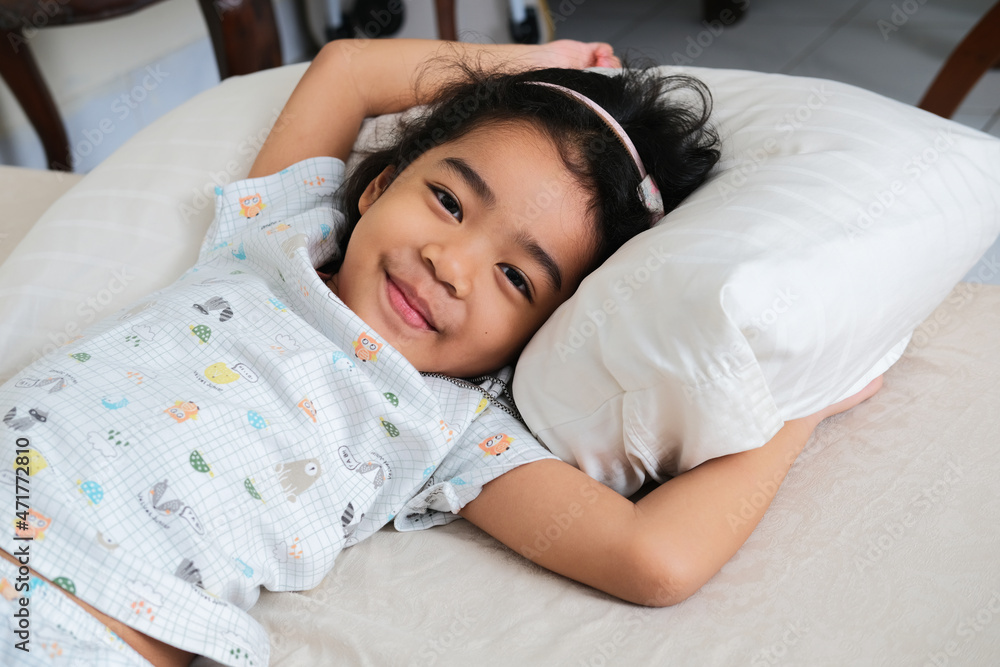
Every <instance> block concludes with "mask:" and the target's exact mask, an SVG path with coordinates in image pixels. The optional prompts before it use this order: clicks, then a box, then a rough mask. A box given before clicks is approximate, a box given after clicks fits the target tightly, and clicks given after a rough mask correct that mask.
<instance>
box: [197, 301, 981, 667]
mask: <svg viewBox="0 0 1000 667" xmlns="http://www.w3.org/2000/svg"><path fill="white" fill-rule="evenodd" d="M998 331H1000V287H997V286H990V285H981V284H977V283H960V284H959V285H958V286H957V287H956V288H955V290H954V291H953V292H952V293H951V295H950V296H949V297H948V299H947V300H946V301H945V302H944V303H943V304H942V305H941V306H940V307H939V308H938V309H937V310H936V311H935V312H934V314H933V315H932V316H931V317H930V318H929V319H928V320H927V321H926V322H924V324H923V325H922V326H921V327H920V328H918V329H917V331H916V332H915V333H914V337H913V340H912V341H911V343H910V345H909V347H908V348H907V350H906V352H905V354H904V355H903V357H902V359H901V360H900V361H899V362H898V363H897V364H896V365H895V366H894V367H893V368H891V369H890V370H889V371H888V373H886V375H885V385H884V388H883V389H882V391H881V392H880V393H879V394H878V395H876V396H875V397H874V398H872V399H871V400H869V401H867V402H866V403H863V404H861V405H860V406H858V407H856V408H854V409H852V410H850V411H849V412H847V413H844V414H842V415H838V416H836V417H833V418H830V419H828V420H827V421H825V422H823V424H821V425H820V427H819V428H818V429H817V431H816V433H815V434H814V436H813V438H812V439H811V440H810V442H809V444H808V445H807V447H806V448H805V450H804V452H803V454H802V455H801V456H800V458H799V459H798V461H797V462H796V463H795V465H794V466H793V468H792V470H791V472H790V473H789V475H788V478H787V480H786V481H785V483H784V485H783V486H782V488H781V489H780V491H779V492H778V494H777V496H776V497H775V499H774V501H773V504H772V506H771V509H770V510H769V511H768V512H767V514H766V516H765V517H764V519H763V521H762V522H761V523H760V525H759V526H758V527H757V529H756V530H755V531H754V533H753V534H752V535H751V537H750V539H749V540H748V541H747V542H746V544H744V545H743V547H742V548H741V549H740V550H739V552H738V553H737V554H736V556H735V557H734V558H733V559H732V560H730V561H729V563H727V564H726V565H725V567H723V568H722V571H721V572H719V573H718V574H717V575H716V576H715V577H714V578H713V579H712V580H710V581H709V582H708V583H707V584H706V585H705V586H704V587H703V588H702V589H701V590H700V591H699V592H697V593H696V594H695V595H693V596H692V597H691V598H689V599H688V600H686V601H685V602H683V603H681V604H678V605H676V606H674V607H670V608H664V609H653V608H646V607H641V606H637V605H634V604H629V603H626V602H622V601H620V600H617V599H615V598H613V597H611V596H609V595H606V594H604V593H601V592H598V591H596V590H594V589H591V588H588V587H586V586H583V585H581V584H578V583H576V582H573V581H570V580H568V579H565V578H563V577H560V576H558V575H555V574H552V573H550V572H548V571H546V570H544V569H542V568H540V567H537V566H535V565H534V564H532V563H531V562H529V561H527V560H525V559H524V558H522V557H521V556H519V555H518V554H517V553H515V552H514V551H512V550H510V549H508V548H506V547H505V546H503V545H502V544H500V543H499V542H497V541H495V540H494V539H492V538H491V537H489V536H487V535H486V534H484V533H482V532H481V531H479V530H478V529H476V528H475V527H474V526H472V525H471V524H468V523H466V522H464V521H458V522H455V523H453V524H450V525H448V526H444V527H440V528H435V529H434V530H430V531H425V532H419V533H406V534H404V533H397V532H395V531H394V530H392V529H391V528H386V529H383V530H381V531H380V532H379V533H377V534H376V535H375V536H374V537H372V538H371V539H369V540H368V541H366V542H363V543H361V544H359V545H357V546H354V547H352V548H350V549H348V550H346V551H345V552H344V553H343V554H342V555H341V556H340V559H339V560H338V562H337V563H336V565H335V566H334V568H333V571H332V572H331V573H330V575H328V576H327V577H326V579H325V580H324V581H323V583H322V584H321V585H320V586H319V587H317V588H315V589H313V590H311V591H306V592H302V593H270V592H266V591H265V592H263V594H262V595H261V598H260V601H259V602H258V603H257V605H256V606H255V607H254V609H253V610H252V612H251V613H252V614H253V615H254V617H256V618H257V619H258V620H259V621H260V622H261V623H262V624H264V626H265V627H266V628H267V629H268V630H269V632H270V635H271V643H272V654H271V664H272V665H276V666H277V665H281V666H284V665H288V666H291V665H352V666H355V665H358V666H360V665H378V666H387V665H459V664H462V665H466V664H475V665H541V664H558V665H573V666H577V665H580V666H584V665H586V666H595V667H596V666H598V665H615V664H635V665H747V664H749V665H752V666H756V665H777V664H782V665H872V664H887V665H904V664H906V665H913V664H917V665H922V664H933V665H988V664H997V663H998V662H1000V564H998V557H997V554H998V553H1000V493H998V492H997V487H996V480H997V479H998V478H1000V462H998V459H997V454H998V452H1000V446H998V443H1000V410H998V409H997V408H998V406H1000V335H998V334H997V332H998ZM748 501H752V498H751V499H748ZM196 664H198V663H196Z"/></svg>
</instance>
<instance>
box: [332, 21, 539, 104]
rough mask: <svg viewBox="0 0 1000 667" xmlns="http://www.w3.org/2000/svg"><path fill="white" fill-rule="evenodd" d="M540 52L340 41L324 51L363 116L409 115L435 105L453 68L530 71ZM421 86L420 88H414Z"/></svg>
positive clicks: (426, 41)
mask: <svg viewBox="0 0 1000 667" xmlns="http://www.w3.org/2000/svg"><path fill="white" fill-rule="evenodd" d="M535 51H538V47H532V46H523V45H519V44H499V45H498V44H468V43H463V42H443V41H438V40H430V39H393V40H379V41H374V40H338V41H335V42H331V43H330V44H328V45H326V46H325V47H324V48H323V52H322V53H321V55H326V56H329V57H331V59H333V60H335V61H336V63H337V65H336V66H337V67H339V68H340V69H341V70H342V71H343V72H344V73H346V74H348V75H349V76H350V77H351V79H352V81H351V83H352V86H353V89H354V92H355V94H356V96H357V99H358V101H359V102H360V103H361V105H362V106H363V107H364V111H365V115H366V116H377V115H380V114H386V113H395V112H397V111H403V110H405V109H409V108H410V107H412V106H415V105H417V104H424V103H426V102H428V101H429V100H431V99H433V98H434V96H435V95H436V93H437V92H438V90H439V89H440V87H441V85H442V84H443V83H445V82H446V81H448V80H449V79H450V78H452V77H453V76H454V74H455V68H454V65H455V63H466V64H473V65H475V64H482V65H483V66H484V68H485V69H487V70H491V69H493V68H496V67H500V68H502V69H503V70H504V71H512V70H516V69H524V68H526V67H528V66H529V65H531V64H532V63H531V62H530V55H531V54H532V53H533V52H535ZM418 80H419V84H420V85H419V87H418V86H417V85H416V84H417V83H418Z"/></svg>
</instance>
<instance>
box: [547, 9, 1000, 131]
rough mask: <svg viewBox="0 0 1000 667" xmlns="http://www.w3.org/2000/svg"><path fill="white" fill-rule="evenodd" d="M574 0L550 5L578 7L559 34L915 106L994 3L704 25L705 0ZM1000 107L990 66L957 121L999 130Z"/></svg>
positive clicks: (817, 12)
mask: <svg viewBox="0 0 1000 667" xmlns="http://www.w3.org/2000/svg"><path fill="white" fill-rule="evenodd" d="M577 2H578V0H566V1H565V2H556V1H552V2H550V7H551V8H552V9H553V11H554V12H556V13H558V12H559V8H560V7H570V6H573V7H574V9H573V11H572V13H567V14H566V15H565V16H564V17H563V18H564V20H559V21H558V22H557V24H556V27H557V32H556V34H557V36H558V37H567V38H573V39H582V40H602V41H608V42H610V43H611V44H612V45H613V46H614V47H615V49H616V51H618V52H619V53H624V54H625V55H630V54H638V55H643V56H647V57H650V58H652V59H653V60H655V61H656V62H657V63H659V64H675V63H676V64H680V63H679V62H678V61H683V62H684V63H685V64H688V65H695V66H698V67H726V68H735V69H750V70H758V71H764V72H781V73H784V74H794V75H799V76H814V77H820V78H826V79H834V80H837V81H843V82H845V83H850V84H854V85H857V86H861V87H863V88H867V89H869V90H874V91H876V92H878V93H882V94H883V95H886V96H888V97H892V98H894V99H897V100H900V101H903V102H907V103H909V104H916V103H917V102H918V101H919V100H920V98H921V96H922V95H923V93H924V91H925V90H926V89H927V87H928V86H929V85H930V83H931V81H932V80H933V79H934V76H935V75H936V74H937V71H938V69H939V68H940V67H941V64H942V63H943V62H944V60H945V59H946V58H947V57H948V55H949V54H950V53H951V51H952V50H953V49H954V48H955V46H956V45H957V44H958V43H959V42H960V41H961V39H962V38H963V37H964V36H965V34H966V33H967V32H968V31H969V30H970V29H971V28H972V26H973V25H975V23H976V22H977V21H978V20H979V18H980V17H982V15H983V14H985V13H986V11H987V10H988V9H989V8H990V7H991V6H992V5H993V4H994V2H995V0H822V1H819V0H747V2H748V4H749V9H748V11H747V13H746V16H745V17H744V19H743V20H742V21H740V22H739V23H736V24H734V25H730V26H719V25H715V26H706V25H705V24H703V23H702V19H701V16H700V5H701V3H700V1H699V0H671V1H670V2H663V1H658V0H583V2H581V3H579V5H578V6H577V4H576V3H577ZM907 12H909V13H907ZM720 28H721V29H720ZM998 39H1000V36H998ZM998 110H1000V70H992V71H991V72H989V73H988V74H987V75H986V76H985V77H984V78H983V79H982V80H981V81H980V83H979V85H977V86H976V88H975V89H974V90H973V91H972V93H971V94H970V95H969V97H968V98H967V100H966V101H965V103H964V104H963V105H962V108H960V109H959V112H958V113H957V114H956V115H955V120H957V121H958V122H961V123H964V124H966V125H969V126H971V127H975V128H976V129H979V130H984V131H986V132H990V133H991V134H993V135H995V136H1000V111H998Z"/></svg>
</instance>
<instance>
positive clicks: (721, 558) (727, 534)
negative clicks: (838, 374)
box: [636, 419, 818, 599]
mask: <svg viewBox="0 0 1000 667" xmlns="http://www.w3.org/2000/svg"><path fill="white" fill-rule="evenodd" d="M817 423H818V421H817V420H815V419H799V420H794V421H790V422H786V423H785V426H784V427H783V428H782V429H781V430H780V431H778V433H777V434H776V435H775V436H774V437H773V438H772V439H771V440H770V441H768V442H767V443H766V444H765V445H763V446H762V447H760V448H758V449H753V450H750V451H746V452H741V453H739V454H731V455H729V456H723V457H720V458H717V459H712V460H710V461H706V462H705V463H703V464H701V465H700V466H698V467H696V468H694V469H692V470H690V471H688V472H686V473H684V474H682V475H679V476H677V477H675V478H674V479H672V480H670V481H668V482H666V483H664V484H662V485H660V486H659V487H657V488H656V489H654V490H653V491H652V492H651V493H650V494H649V495H647V496H646V497H645V498H643V499H641V500H640V501H639V502H638V503H636V510H637V515H638V524H637V530H638V532H639V535H641V536H643V537H642V538H641V539H643V540H645V541H646V542H647V543H646V544H645V545H644V548H643V549H642V550H641V551H642V552H643V553H645V554H647V555H648V557H650V558H659V557H663V558H666V559H667V560H668V561H669V570H670V571H671V572H673V573H674V581H677V582H682V586H683V588H684V589H685V590H682V591H679V592H678V593H679V596H680V599H684V598H686V597H688V596H689V595H691V594H692V593H694V592H695V591H697V590H698V589H699V588H701V586H702V585H703V584H704V583H705V582H707V581H708V580H709V579H711V578H712V577H713V576H714V575H715V573H716V572H718V571H719V570H720V569H721V568H722V566H723V565H725V563H726V562H727V561H728V560H729V559H730V558H732V556H733V555H734V554H735V553H736V552H737V550H739V548H740V546H742V544H743V543H744V542H745V541H746V539H747V538H748V537H749V536H750V533H752V532H753V530H754V528H756V526H757V524H758V523H759V522H760V520H761V518H762V517H763V516H764V513H765V511H766V510H767V508H768V507H769V506H770V504H771V500H772V498H774V495H775V494H776V493H777V490H778V488H779V487H780V486H781V483H782V482H783V481H784V479H785V475H786V474H787V472H788V470H789V469H790V468H791V466H792V464H793V463H794V462H795V459H796V458H797V457H798V455H799V454H800V453H801V451H802V449H803V447H805V444H806V442H807V441H808V440H809V437H810V435H811V434H812V432H813V430H814V429H815V426H816V424H817Z"/></svg>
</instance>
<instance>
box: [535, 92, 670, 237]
mask: <svg viewBox="0 0 1000 667" xmlns="http://www.w3.org/2000/svg"><path fill="white" fill-rule="evenodd" d="M528 83H532V84H534V85H537V86H547V87H548V88H555V89H556V90H560V91H562V92H564V93H566V94H567V95H570V96H571V97H574V98H576V99H577V100H579V101H580V102H583V103H584V104H586V105H587V106H588V107H590V109H591V110H592V111H593V112H594V113H596V114H597V115H598V116H600V117H601V120H603V121H604V122H605V123H606V124H607V126H608V127H610V128H611V130H612V131H613V132H614V133H615V135H617V136H618V139H619V140H620V141H621V142H622V145H623V146H625V149H626V150H627V151H628V152H629V155H631V156H632V160H633V162H635V166H636V168H637V169H638V170H639V177H640V178H641V179H642V180H641V181H640V183H639V196H640V197H641V198H642V201H643V203H644V204H645V205H646V208H647V209H649V212H650V214H651V216H652V219H653V220H652V221H653V222H654V223H655V222H658V221H659V219H660V218H662V217H663V197H662V196H661V195H660V189H659V188H658V187H657V186H656V183H655V182H654V181H653V177H652V176H651V175H649V174H648V173H646V167H645V166H644V165H643V164H642V160H641V159H639V151H637V150H636V149H635V144H633V143H632V140H631V139H629V137H628V133H627V132H625V128H623V127H622V126H621V125H619V124H618V121H616V120H615V119H614V117H613V116H612V115H611V114H609V113H608V112H607V111H605V110H604V108H603V107H602V106H601V105H600V104H598V103H597V102H595V101H594V100H592V99H590V98H589V97H587V96H586V95H583V94H581V93H578V92H577V91H575V90H573V89H572V88H567V87H566V86H560V85H558V84H555V83H548V82H545V81H529V82H528Z"/></svg>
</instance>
